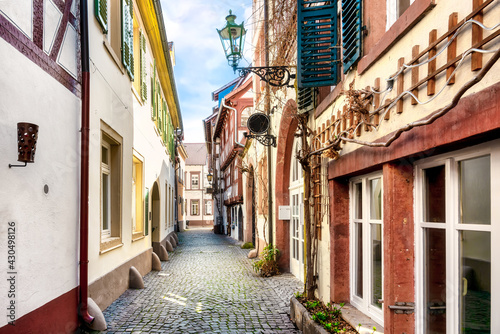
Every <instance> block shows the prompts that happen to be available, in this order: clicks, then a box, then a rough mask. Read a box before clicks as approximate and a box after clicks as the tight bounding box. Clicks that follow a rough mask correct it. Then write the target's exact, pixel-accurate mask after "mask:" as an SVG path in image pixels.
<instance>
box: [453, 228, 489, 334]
mask: <svg viewBox="0 0 500 334" xmlns="http://www.w3.org/2000/svg"><path fill="white" fill-rule="evenodd" d="M460 277H461V288H462V289H461V290H462V291H461V293H460V295H461V303H460V318H461V319H460V328H461V332H462V333H474V334H481V333H490V331H491V326H490V323H491V237H490V232H477V231H462V232H461V234H460Z"/></svg>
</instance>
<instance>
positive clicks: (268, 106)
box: [264, 0, 273, 246]
mask: <svg viewBox="0 0 500 334" xmlns="http://www.w3.org/2000/svg"><path fill="white" fill-rule="evenodd" d="M268 11H269V5H268V0H264V49H265V53H264V55H265V61H266V66H269V12H268ZM266 92H267V94H266V114H267V116H269V117H270V113H271V112H270V110H271V89H270V87H269V83H267V82H266ZM267 134H268V135H271V127H269V128H268V129H267ZM271 154H272V149H271V146H270V145H269V146H268V147H267V188H268V191H267V207H268V209H267V210H268V216H269V246H273V190H272V186H273V183H272V180H271V173H272V166H271V163H272V158H271Z"/></svg>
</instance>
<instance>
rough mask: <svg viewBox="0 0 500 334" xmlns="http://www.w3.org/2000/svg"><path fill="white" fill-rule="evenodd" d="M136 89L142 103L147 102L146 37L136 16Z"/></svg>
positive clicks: (134, 51)
mask: <svg viewBox="0 0 500 334" xmlns="http://www.w3.org/2000/svg"><path fill="white" fill-rule="evenodd" d="M133 22H134V36H133V38H134V50H133V53H134V59H138V60H139V61H135V62H134V88H135V90H136V92H137V93H138V94H139V96H140V99H141V101H143V102H144V101H146V99H147V96H148V89H147V73H146V36H145V35H144V33H143V32H142V30H141V29H140V27H139V23H138V21H137V19H136V18H135V16H134V19H133Z"/></svg>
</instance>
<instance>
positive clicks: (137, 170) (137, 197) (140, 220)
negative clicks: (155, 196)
mask: <svg viewBox="0 0 500 334" xmlns="http://www.w3.org/2000/svg"><path fill="white" fill-rule="evenodd" d="M142 176H143V168H142V161H141V159H139V157H138V156H136V155H134V156H133V163H132V231H133V237H132V238H133V239H136V238H139V237H141V236H143V235H144V232H143V231H144V202H143V181H142Z"/></svg>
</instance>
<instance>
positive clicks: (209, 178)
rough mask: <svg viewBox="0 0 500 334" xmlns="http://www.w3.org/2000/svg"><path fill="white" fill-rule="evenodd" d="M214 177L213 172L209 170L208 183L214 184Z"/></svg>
mask: <svg viewBox="0 0 500 334" xmlns="http://www.w3.org/2000/svg"><path fill="white" fill-rule="evenodd" d="M213 177H214V176H213V175H212V173H211V172H209V173H208V174H207V181H208V183H210V184H212V180H213Z"/></svg>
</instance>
